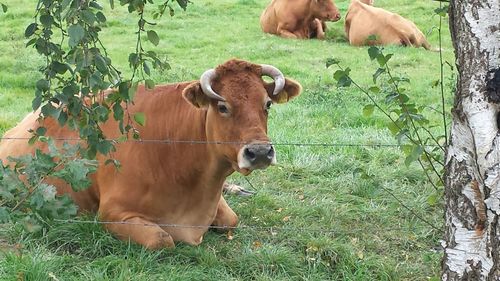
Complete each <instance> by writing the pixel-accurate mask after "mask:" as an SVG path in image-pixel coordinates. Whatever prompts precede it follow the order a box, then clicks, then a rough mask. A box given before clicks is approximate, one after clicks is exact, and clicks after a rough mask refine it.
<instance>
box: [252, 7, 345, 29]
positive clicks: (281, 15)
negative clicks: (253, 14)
mask: <svg viewBox="0 0 500 281" xmlns="http://www.w3.org/2000/svg"><path fill="white" fill-rule="evenodd" d="M339 19H340V13H339V10H338V9H337V7H336V6H335V4H334V3H333V1H332V0H272V1H271V3H270V4H269V5H268V6H267V8H266V9H265V10H264V12H262V15H261V16H260V26H261V27H262V31H264V32H266V33H271V34H277V35H279V36H282V37H285V38H299V39H307V38H318V39H324V38H325V31H326V23H325V21H338V20H339Z"/></svg>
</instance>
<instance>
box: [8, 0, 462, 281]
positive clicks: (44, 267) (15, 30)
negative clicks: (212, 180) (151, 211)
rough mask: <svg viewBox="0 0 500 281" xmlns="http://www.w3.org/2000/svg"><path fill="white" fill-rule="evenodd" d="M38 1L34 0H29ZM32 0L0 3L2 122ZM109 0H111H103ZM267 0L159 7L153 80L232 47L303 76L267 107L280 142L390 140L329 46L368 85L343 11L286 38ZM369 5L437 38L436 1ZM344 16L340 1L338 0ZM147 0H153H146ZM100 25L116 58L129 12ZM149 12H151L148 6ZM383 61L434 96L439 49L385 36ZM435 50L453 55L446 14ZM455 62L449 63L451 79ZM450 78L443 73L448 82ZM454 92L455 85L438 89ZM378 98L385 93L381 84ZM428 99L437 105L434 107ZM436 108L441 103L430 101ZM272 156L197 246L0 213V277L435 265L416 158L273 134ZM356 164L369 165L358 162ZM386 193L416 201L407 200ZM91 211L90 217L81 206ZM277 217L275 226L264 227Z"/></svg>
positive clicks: (130, 42) (21, 62) (24, 59)
mask: <svg viewBox="0 0 500 281" xmlns="http://www.w3.org/2000/svg"><path fill="white" fill-rule="evenodd" d="M35 2H36V1H35ZM35 2H34V1H29V0H19V1H10V3H7V4H8V6H9V11H8V13H7V14H0V50H1V51H0V135H2V134H3V133H4V132H5V130H7V129H9V128H11V127H13V126H15V124H16V123H17V122H19V121H20V120H21V119H22V118H23V116H24V115H25V114H26V113H28V112H29V111H30V109H31V99H32V97H33V93H34V87H35V86H34V84H35V82H36V81H37V80H38V79H39V78H40V77H41V74H40V73H39V72H38V68H39V67H40V66H41V65H42V64H43V59H42V58H41V57H40V56H38V55H37V53H36V51H35V50H34V49H32V48H25V47H24V44H25V43H26V39H25V38H24V29H25V28H26V26H27V25H28V24H29V23H30V22H31V21H32V17H33V14H34V10H35ZM103 2H106V1H103ZM267 2H268V0H203V1H201V0H193V3H192V4H190V5H189V6H188V9H187V11H185V12H183V11H180V10H177V13H176V15H175V16H174V17H173V18H170V17H168V16H166V17H164V18H163V19H161V20H160V21H158V25H157V27H156V30H157V31H158V33H159V35H160V38H161V41H160V44H159V45H158V46H157V47H154V46H152V45H151V44H149V43H147V44H146V45H147V47H148V48H151V49H153V50H155V51H156V52H158V53H159V54H161V55H162V56H166V57H167V58H168V61H169V63H170V65H171V67H172V69H171V70H169V71H166V72H164V73H155V74H154V75H153V78H154V80H155V82H156V83H157V84H159V83H168V82H177V81H185V80H193V79H198V78H199V75H200V74H201V73H202V72H203V71H204V70H206V69H208V68H213V67H215V66H216V65H217V64H219V63H222V62H224V61H226V60H227V59H230V58H233V57H237V58H240V59H245V60H249V61H252V62H256V63H266V64H272V65H274V66H276V67H278V68H280V69H281V70H282V71H283V73H284V74H285V75H286V76H288V77H291V78H293V79H295V80H297V81H299V82H300V83H301V84H302V86H303V88H304V91H303V93H302V95H301V96H300V97H298V98H297V99H296V100H293V101H292V102H290V103H288V104H285V105H276V106H274V107H273V109H272V111H271V113H270V123H269V135H270V137H271V138H272V139H273V141H274V142H276V143H290V142H293V143H313V142H322V143H349V144H379V143H396V140H395V139H393V137H392V136H391V135H390V133H389V131H388V130H387V129H386V123H387V120H386V119H385V118H384V117H383V115H382V114H380V113H378V112H375V114H374V115H372V116H371V117H364V116H363V114H362V109H363V106H364V105H366V104H368V103H369V100H368V99H367V98H366V97H365V96H364V95H363V94H362V93H361V92H360V91H358V90H355V89H354V88H347V89H345V88H344V89H339V88H337V87H336V82H335V81H334V79H333V73H334V71H335V68H334V67H333V68H330V69H326V68H325V61H326V59H327V58H329V57H336V58H338V59H340V60H341V63H342V65H344V66H349V67H350V68H351V69H352V71H351V74H352V77H353V78H354V79H355V80H356V81H357V82H359V83H360V84H361V85H367V86H369V85H370V83H371V79H372V73H373V72H375V70H376V68H377V64H376V62H372V61H370V59H369V57H368V54H367V48H365V47H362V48H358V47H351V46H349V45H348V44H347V43H346V39H345V37H344V35H343V20H341V21H339V22H337V23H328V27H329V30H328V32H327V40H325V41H318V40H308V41H305V40H286V39H282V38H279V37H276V36H271V35H268V34H263V33H262V32H261V30H260V25H259V16H260V13H261V11H262V10H263V9H264V7H265V6H266V4H267ZM376 5H377V6H379V7H383V8H386V9H389V10H391V11H394V12H398V13H400V14H401V15H403V16H405V17H407V18H410V19H412V20H413V21H414V22H415V23H416V24H417V26H419V27H420V28H421V30H422V31H424V33H426V34H427V33H428V39H429V41H430V43H431V44H432V45H433V46H437V44H438V33H437V30H436V29H435V27H436V26H437V24H438V21H439V18H438V16H436V15H434V12H433V10H434V9H435V8H437V7H438V5H439V4H438V2H432V1H410V0H399V1H397V0H380V1H376ZM337 6H338V7H339V9H340V10H341V13H342V16H344V15H345V12H346V10H347V6H348V1H341V2H338V3H337ZM152 8H153V7H151V9H152ZM106 15H107V18H108V24H107V27H105V29H104V31H103V33H102V39H103V41H104V43H105V45H106V46H107V49H108V51H109V52H110V54H111V57H112V59H113V62H114V63H115V64H116V65H117V66H118V67H119V68H120V69H122V70H125V72H130V70H129V69H128V63H127V57H128V54H129V53H130V52H132V51H133V50H134V48H135V34H134V30H135V27H136V21H137V18H136V17H134V16H132V15H129V14H128V13H127V12H126V9H124V8H123V7H118V8H115V10H109V9H107V14H106ZM150 18H151V17H150ZM386 51H387V52H390V53H394V57H393V59H392V60H391V63H390V64H391V66H392V70H393V71H394V72H396V73H399V74H404V75H407V76H408V77H409V78H410V80H411V85H410V86H409V90H410V91H409V95H410V96H411V98H412V99H414V101H415V102H417V103H418V104H422V105H427V106H429V107H432V108H438V109H439V108H440V106H441V105H440V100H441V97H440V93H439V92H438V89H436V88H432V86H431V85H432V82H433V81H434V80H437V79H438V78H439V53H437V52H429V51H425V50H424V49H414V48H400V47H387V48H386ZM443 55H444V58H445V60H447V61H448V62H449V63H451V64H454V63H453V62H454V59H453V49H452V46H451V40H450V36H449V31H448V27H447V23H445V26H444V34H443ZM450 76H451V74H450V73H447V74H446V77H447V78H446V81H445V82H446V83H447V85H449V83H450V81H449V77H450ZM449 88H450V87H449ZM446 95H447V96H446V102H447V106H448V111H449V106H450V105H451V103H452V94H451V93H450V90H447V93H446ZM380 99H383V97H380ZM430 112H432V111H430ZM430 118H431V120H433V121H435V122H438V121H439V119H438V118H439V115H438V114H431V115H430ZM276 149H277V153H278V162H279V165H278V166H275V167H271V168H269V169H268V170H266V171H257V172H254V173H253V174H252V175H250V176H249V177H248V180H249V182H250V183H251V185H250V184H249V183H248V182H247V181H246V180H245V179H244V178H243V177H241V176H238V175H233V176H231V178H230V180H231V181H232V182H235V183H239V184H241V185H243V186H245V187H246V188H248V189H255V191H256V192H257V194H256V195H255V196H253V197H249V198H241V197H235V196H228V197H227V201H228V203H229V204H230V205H231V207H232V208H233V209H234V210H235V212H236V213H237V214H238V215H239V216H240V221H241V225H242V226H245V227H244V228H242V229H239V230H237V231H236V232H235V235H234V239H232V240H229V239H228V238H227V237H226V236H225V235H222V234H218V233H216V232H209V233H207V235H206V236H205V240H204V242H203V243H202V244H201V245H200V246H198V247H192V246H187V245H182V244H179V245H178V246H177V247H176V248H175V249H166V250H162V251H147V250H144V249H142V248H141V247H139V246H137V245H134V244H129V243H124V242H121V241H118V240H117V239H115V238H114V237H112V236H111V235H110V234H108V233H107V232H106V231H104V230H103V229H102V227H101V226H99V225H94V224H85V223H79V224H64V223H59V224H56V225H54V227H53V228H51V229H50V230H49V231H48V232H47V233H44V234H43V235H35V236H34V235H29V234H26V233H23V232H22V231H20V230H19V229H17V228H14V227H12V226H9V225H3V226H0V280H428V279H429V278H434V277H437V276H438V274H439V270H440V265H439V262H440V258H441V253H440V252H439V251H436V249H438V248H439V247H438V246H439V239H440V238H441V236H442V233H441V232H440V231H436V230H434V229H432V228H431V227H429V226H428V225H427V224H425V223H423V222H422V221H421V220H419V219H418V218H417V216H416V215H415V214H417V215H418V216H421V217H424V218H425V219H427V220H429V221H431V222H432V223H433V224H435V225H437V226H441V225H442V219H443V211H442V206H441V204H437V205H429V203H428V202H427V198H428V197H429V196H430V195H431V194H433V193H434V189H433V187H432V186H431V185H430V184H429V183H427V182H426V179H425V175H424V174H423V172H422V171H421V170H420V169H419V167H418V166H417V165H411V166H409V167H406V166H405V165H404V156H403V154H402V153H401V152H400V151H399V150H398V149H397V148H395V147H389V148H376V147H356V146H353V147H342V146H333V147H314V146H277V147H276ZM358 168H361V169H363V170H365V171H367V172H368V173H370V174H372V175H374V176H373V177H371V178H362V177H359V176H357V175H356V173H355V171H356V169H358ZM388 191H390V192H391V193H393V194H394V195H395V196H396V197H397V198H399V199H400V200H401V201H402V202H404V204H405V205H406V206H408V207H410V208H411V209H412V210H413V211H412V212H410V211H408V210H407V209H406V208H404V207H403V206H402V205H401V204H400V203H399V202H398V201H397V200H395V199H394V198H393V197H392V196H391V195H390V194H389V193H388ZM83 219H93V218H89V217H86V218H83ZM271 227H273V228H271Z"/></svg>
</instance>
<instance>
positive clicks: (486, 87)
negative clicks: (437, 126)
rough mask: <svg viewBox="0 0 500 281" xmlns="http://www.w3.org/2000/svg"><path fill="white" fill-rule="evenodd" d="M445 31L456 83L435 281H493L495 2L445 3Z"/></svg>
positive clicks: (497, 263) (497, 102)
mask: <svg viewBox="0 0 500 281" xmlns="http://www.w3.org/2000/svg"><path fill="white" fill-rule="evenodd" d="M450 28H451V33H452V40H453V45H454V48H455V57H456V64H457V69H458V82H457V89H456V93H455V103H454V107H453V109H452V115H453V120H452V125H451V140H450V144H449V147H448V151H447V155H446V187H445V201H446V207H445V241H444V242H443V244H444V249H445V253H444V257H443V261H442V280H500V257H499V255H500V224H499V215H500V134H499V127H500V113H499V112H500V98H499V97H498V96H497V95H500V70H499V68H500V0H460V1H459V0H451V2H450ZM496 71H498V73H497V74H495V73H496ZM495 75H498V76H495ZM494 78H498V80H499V81H496V80H495V79H494ZM495 81H496V82H495Z"/></svg>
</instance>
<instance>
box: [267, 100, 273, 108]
mask: <svg viewBox="0 0 500 281" xmlns="http://www.w3.org/2000/svg"><path fill="white" fill-rule="evenodd" d="M272 105H273V102H272V101H270V100H268V101H267V102H266V111H267V110H269V109H270V108H271V106H272Z"/></svg>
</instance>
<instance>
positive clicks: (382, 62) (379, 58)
mask: <svg viewBox="0 0 500 281" xmlns="http://www.w3.org/2000/svg"><path fill="white" fill-rule="evenodd" d="M391 58H392V54H388V55H386V56H384V55H383V54H382V53H380V54H379V55H378V56H377V62H378V64H379V65H380V66H381V67H383V66H385V65H386V64H387V62H389V60H390V59H391Z"/></svg>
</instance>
